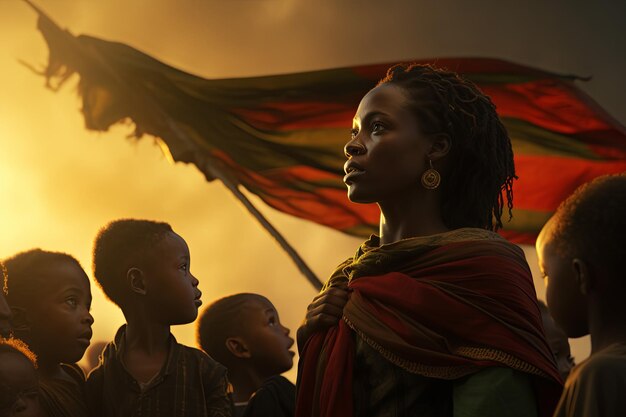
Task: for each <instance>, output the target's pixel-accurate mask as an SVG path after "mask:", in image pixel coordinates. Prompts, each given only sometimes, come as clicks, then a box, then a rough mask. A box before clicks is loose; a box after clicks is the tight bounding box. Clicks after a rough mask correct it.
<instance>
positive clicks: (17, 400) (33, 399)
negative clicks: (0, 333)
mask: <svg viewBox="0 0 626 417" xmlns="http://www.w3.org/2000/svg"><path fill="white" fill-rule="evenodd" d="M38 389H39V387H38V383H37V373H36V372H35V368H34V367H33V364H32V363H30V361H29V360H28V359H26V358H25V357H24V356H23V355H21V354H19V353H17V352H16V353H12V352H3V353H0V417H5V416H7V417H8V416H11V417H18V416H19V417H36V416H40V415H41V414H40V413H41V410H40V408H39V393H38Z"/></svg>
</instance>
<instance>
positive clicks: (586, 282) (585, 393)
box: [537, 175, 626, 417]
mask: <svg viewBox="0 0 626 417" xmlns="http://www.w3.org/2000/svg"><path fill="white" fill-rule="evenodd" d="M624 236H626V176H625V175H614V176H604V177H600V178H597V179H595V180H594V181H592V182H590V183H588V184H585V185H583V186H582V187H580V188H579V189H578V190H576V191H575V192H574V194H573V195H571V196H570V197H569V198H568V199H567V200H566V201H565V202H563V204H562V205H561V206H560V207H559V208H558V210H557V212H556V213H555V214H554V216H553V217H552V218H551V219H550V220H549V221H548V223H547V224H546V225H545V226H544V228H543V230H542V231H541V233H540V235H539V238H538V240H537V252H538V255H539V266H540V268H541V270H542V273H543V275H544V277H545V279H546V284H547V289H546V297H547V301H548V307H549V309H550V313H551V315H552V317H554V320H555V322H556V323H557V324H558V325H559V326H560V327H561V328H562V329H563V330H564V331H565V333H567V335H568V336H569V337H581V336H584V335H586V334H591V345H592V351H591V356H590V357H589V359H587V360H586V361H584V362H583V363H581V364H580V365H578V366H577V367H575V368H574V369H573V370H572V372H571V373H570V376H569V377H568V379H567V381H566V383H565V391H564V392H563V395H562V397H561V401H560V402H559V405H558V407H557V410H556V413H555V416H558V417H561V416H563V417H574V416H581V417H582V416H585V417H600V416H606V417H608V416H623V415H626V395H624V394H625V393H626V303H625V302H624V297H625V296H626V280H625V279H624V272H623V271H624V268H623V262H624V259H626V245H624V241H623V240H624Z"/></svg>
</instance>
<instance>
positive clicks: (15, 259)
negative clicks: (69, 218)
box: [4, 249, 87, 308]
mask: <svg viewBox="0 0 626 417" xmlns="http://www.w3.org/2000/svg"><path fill="white" fill-rule="evenodd" d="M58 262H70V263H73V264H75V265H76V266H78V267H79V268H80V269H81V271H83V272H84V270H83V268H82V266H81V265H80V262H78V260H77V259H76V258H74V257H73V256H72V255H68V254H67V253H63V252H50V251H45V250H41V249H31V250H28V251H25V252H20V253H18V254H16V255H14V256H12V257H11V258H8V259H6V260H5V261H4V266H5V268H6V274H7V277H6V283H7V285H6V287H7V294H6V299H7V303H8V304H9V305H10V306H19V307H25V308H28V307H30V306H32V305H33V304H34V303H36V302H37V300H38V297H37V295H38V294H39V293H40V291H43V290H44V288H46V284H47V283H46V282H43V281H42V278H41V274H42V273H43V272H45V271H46V269H47V268H49V267H50V266H51V265H53V264H56V263H58ZM85 277H87V274H85Z"/></svg>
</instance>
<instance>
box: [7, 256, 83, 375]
mask: <svg viewBox="0 0 626 417" xmlns="http://www.w3.org/2000/svg"><path fill="white" fill-rule="evenodd" d="M5 266H6V269H7V273H8V293H7V297H6V298H7V302H8V304H9V306H10V307H11V310H12V313H13V319H12V323H13V331H14V333H15V335H16V336H17V337H18V338H19V339H22V340H24V341H25V342H26V343H28V345H29V346H30V348H31V349H32V350H33V351H34V352H35V353H36V354H37V356H38V357H39V358H40V362H42V364H43V365H45V366H47V365H49V364H55V363H56V364H58V363H62V362H63V363H73V362H76V361H78V360H80V358H81V357H82V356H83V353H85V349H87V347H88V346H89V341H90V339H91V335H92V331H91V325H92V324H93V317H92V316H91V314H90V313H89V309H90V308H91V290H90V286H89V278H88V277H87V274H85V271H84V270H83V269H82V267H81V266H80V264H79V263H78V261H77V260H76V259H75V258H73V257H72V256H70V255H67V254H65V253H59V252H48V251H43V250H41V249H33V250H29V251H27V252H22V253H19V254H17V255H15V256H13V257H12V258H10V259H7V260H6V261H5Z"/></svg>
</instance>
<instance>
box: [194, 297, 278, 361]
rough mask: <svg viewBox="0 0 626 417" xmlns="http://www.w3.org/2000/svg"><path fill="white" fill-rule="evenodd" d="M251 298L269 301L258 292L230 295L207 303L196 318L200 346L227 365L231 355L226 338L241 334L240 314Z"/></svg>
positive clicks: (231, 357)
mask: <svg viewBox="0 0 626 417" xmlns="http://www.w3.org/2000/svg"><path fill="white" fill-rule="evenodd" d="M252 300H262V301H267V302H269V300H267V298H265V297H263V296H262V295H259V294H252V293H240V294H235V295H230V296H228V297H224V298H220V299H219V300H217V301H214V302H213V303H211V304H210V305H208V306H207V308H205V309H204V311H203V312H202V313H201V314H200V318H199V319H198V330H197V340H198V344H199V345H200V348H201V349H202V350H204V351H205V352H206V353H207V354H208V355H209V356H211V357H212V358H213V359H215V360H216V361H218V362H220V363H222V364H224V365H226V366H227V367H228V364H229V363H231V362H232V359H233V355H232V354H231V353H230V351H229V350H228V349H227V348H226V344H225V342H226V339H227V338H229V337H236V336H240V335H241V332H242V329H243V326H242V321H241V315H242V312H243V311H244V310H245V309H244V307H245V305H246V304H247V303H249V302H250V301H252Z"/></svg>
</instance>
